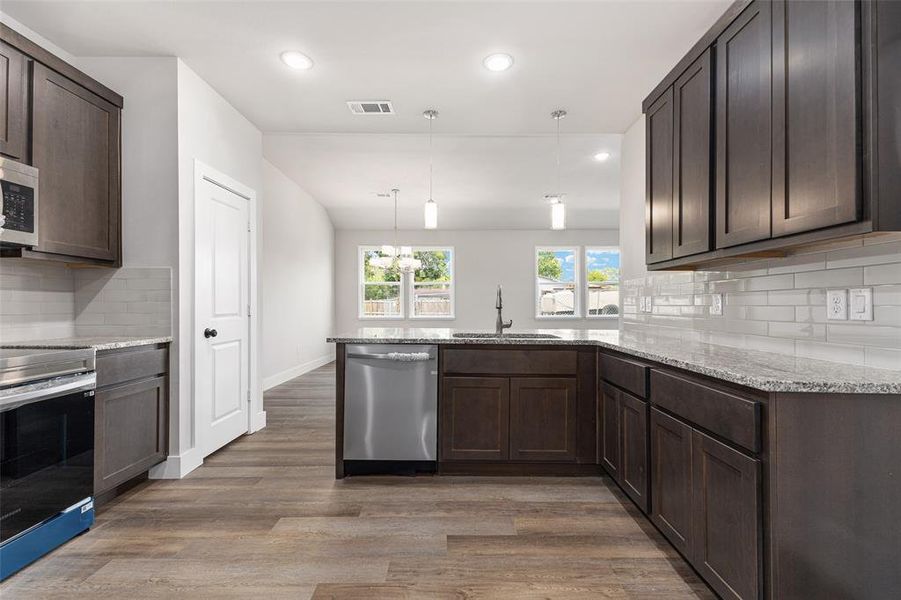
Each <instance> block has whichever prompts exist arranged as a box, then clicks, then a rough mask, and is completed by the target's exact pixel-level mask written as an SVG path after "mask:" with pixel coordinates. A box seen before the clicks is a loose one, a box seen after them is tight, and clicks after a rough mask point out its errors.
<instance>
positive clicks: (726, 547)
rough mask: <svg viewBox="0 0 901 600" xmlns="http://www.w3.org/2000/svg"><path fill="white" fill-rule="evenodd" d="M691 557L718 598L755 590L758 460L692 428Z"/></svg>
mask: <svg viewBox="0 0 901 600" xmlns="http://www.w3.org/2000/svg"><path fill="white" fill-rule="evenodd" d="M691 480H692V484H693V488H694V489H693V492H692V503H693V507H692V527H693V529H694V531H693V533H692V540H693V544H694V546H693V552H692V557H691V561H692V564H693V565H694V567H695V568H696V569H697V570H698V572H699V573H700V574H701V576H702V577H703V578H704V579H705V580H706V581H707V582H708V583H709V584H710V586H711V587H713V589H714V590H716V591H717V593H719V594H720V595H721V596H722V597H724V598H757V597H758V595H759V590H760V563H759V560H760V559H759V551H760V509H759V502H758V495H759V484H760V461H757V460H754V459H752V458H749V457H747V456H745V455H744V454H742V453H740V452H738V451H736V450H733V449H732V448H729V447H728V446H726V445H725V444H722V443H720V442H718V441H716V440H714V439H713V438H710V437H708V436H706V435H704V434H702V433H700V432H698V431H693V432H692V475H691Z"/></svg>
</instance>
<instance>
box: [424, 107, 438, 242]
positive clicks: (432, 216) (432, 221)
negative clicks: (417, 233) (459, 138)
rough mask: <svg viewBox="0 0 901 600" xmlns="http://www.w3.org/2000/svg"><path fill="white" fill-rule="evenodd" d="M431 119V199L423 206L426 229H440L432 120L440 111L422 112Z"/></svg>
mask: <svg viewBox="0 0 901 600" xmlns="http://www.w3.org/2000/svg"><path fill="white" fill-rule="evenodd" d="M422 116H423V117H425V118H426V119H428V120H429V199H428V200H427V201H426V203H425V206H424V207H423V215H422V216H423V218H424V220H425V228H426V229H438V203H437V202H435V201H434V200H433V199H432V121H434V120H435V119H437V118H438V111H437V110H432V109H429V110H427V111H425V112H423V113H422Z"/></svg>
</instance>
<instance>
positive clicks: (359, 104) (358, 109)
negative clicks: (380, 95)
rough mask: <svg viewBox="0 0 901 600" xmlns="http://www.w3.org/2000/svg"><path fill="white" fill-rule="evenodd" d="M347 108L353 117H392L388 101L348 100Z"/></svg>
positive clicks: (392, 108)
mask: <svg viewBox="0 0 901 600" xmlns="http://www.w3.org/2000/svg"><path fill="white" fill-rule="evenodd" d="M347 108H349V109H350V112H352V113H353V114H355V115H393V114H394V107H393V106H391V102H390V101H389V100H350V101H349V102H348V103H347Z"/></svg>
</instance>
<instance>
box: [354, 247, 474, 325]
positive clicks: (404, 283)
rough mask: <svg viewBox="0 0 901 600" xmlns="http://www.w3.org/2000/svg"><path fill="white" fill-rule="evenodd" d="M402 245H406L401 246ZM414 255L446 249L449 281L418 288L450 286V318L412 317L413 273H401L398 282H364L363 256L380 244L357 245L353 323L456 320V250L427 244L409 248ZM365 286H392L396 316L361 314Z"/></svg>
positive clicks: (379, 248) (423, 282) (362, 312)
mask: <svg viewBox="0 0 901 600" xmlns="http://www.w3.org/2000/svg"><path fill="white" fill-rule="evenodd" d="M404 245H406V244H404ZM410 248H411V249H412V251H413V252H414V253H416V252H421V251H425V252H428V251H430V250H448V251H450V253H451V260H450V275H451V279H450V281H449V282H443V281H438V282H426V281H422V282H419V284H420V285H429V284H433V285H434V284H449V285H450V290H449V292H450V308H451V314H450V315H441V316H435V315H428V316H422V315H419V316H417V315H415V314H414V313H415V310H414V302H415V294H414V293H413V292H414V290H415V286H416V283H417V282H416V281H414V274H413V273H401V277H400V281H398V282H396V283H395V282H379V283H367V282H366V281H365V270H364V268H363V267H364V264H365V260H366V259H365V253H366V252H369V251H372V250H381V249H382V245H377V244H361V245H359V246H357V320H360V321H405V320H408V319H409V320H413V321H453V320H455V319H456V318H457V266H456V262H457V249H456V248H455V247H454V246H450V245H446V246H442V245H434V244H432V245H428V246H410ZM367 285H396V286H397V287H398V288H399V301H400V313H399V314H397V315H391V316H381V315H367V314H365V313H364V311H363V303H364V302H365V297H366V294H365V289H366V287H365V286H367Z"/></svg>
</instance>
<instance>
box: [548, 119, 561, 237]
mask: <svg viewBox="0 0 901 600" xmlns="http://www.w3.org/2000/svg"><path fill="white" fill-rule="evenodd" d="M551 117H553V118H554V121H556V122H557V191H556V192H554V193H553V194H547V195H545V197H544V199H545V201H546V202H547V203H548V204H550V205H551V229H555V230H562V229H566V205H564V204H563V193H562V192H561V191H560V120H561V119H564V118H565V117H566V111H565V110H563V109H557V110H555V111H554V112H552V113H551Z"/></svg>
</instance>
